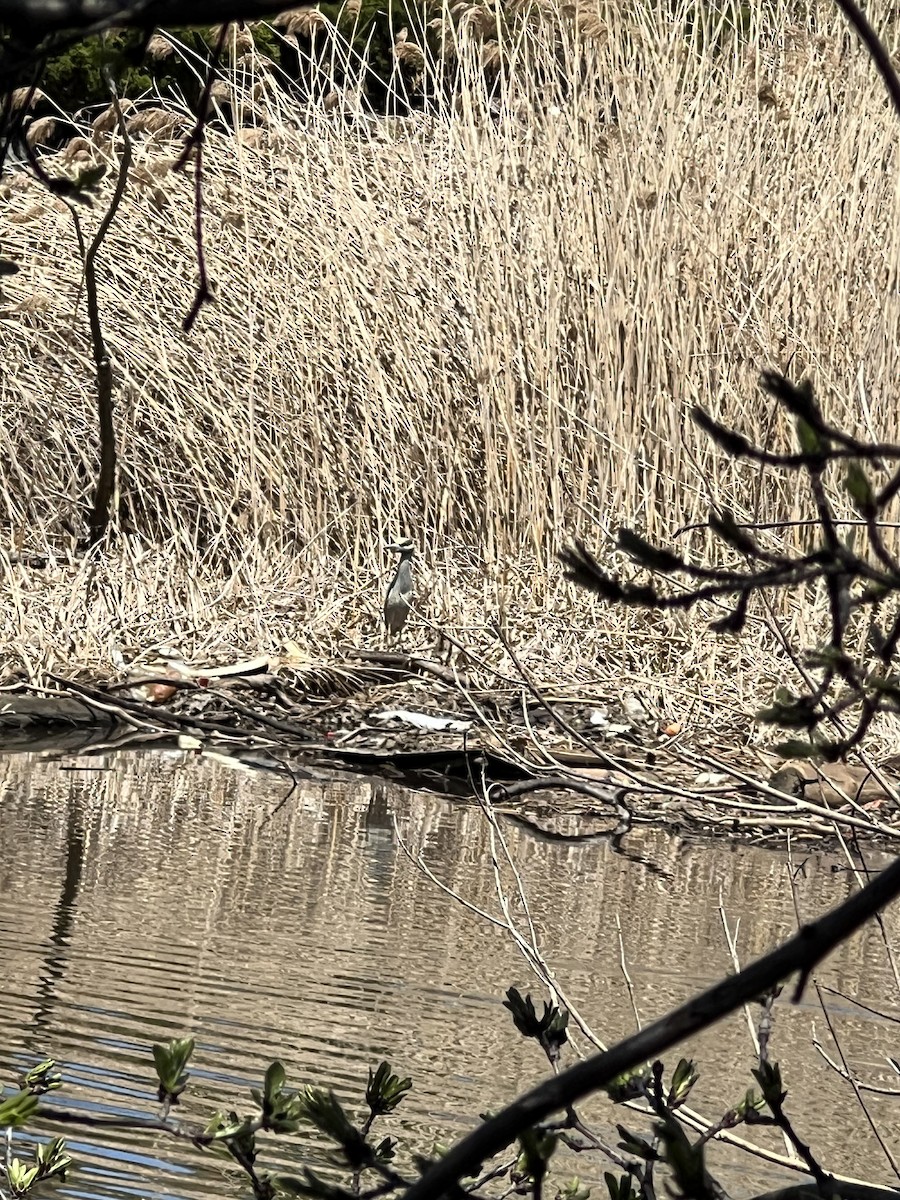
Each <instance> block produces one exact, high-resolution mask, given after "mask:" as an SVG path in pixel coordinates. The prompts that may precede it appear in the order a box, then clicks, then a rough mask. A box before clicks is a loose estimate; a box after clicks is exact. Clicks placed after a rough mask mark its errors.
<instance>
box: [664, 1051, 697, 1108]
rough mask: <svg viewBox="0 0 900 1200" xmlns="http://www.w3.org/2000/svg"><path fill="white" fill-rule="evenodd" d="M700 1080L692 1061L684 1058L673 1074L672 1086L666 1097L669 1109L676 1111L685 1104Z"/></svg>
mask: <svg viewBox="0 0 900 1200" xmlns="http://www.w3.org/2000/svg"><path fill="white" fill-rule="evenodd" d="M699 1078H700V1076H699V1075H698V1073H697V1071H696V1069H695V1067H694V1064H693V1062H691V1060H690V1059H687V1058H682V1059H681V1060H680V1061H679V1063H678V1066H677V1067H676V1068H675V1070H674V1071H673V1072H672V1085H671V1087H670V1088H669V1094H668V1096H667V1097H666V1106H667V1107H668V1108H669V1109H676V1108H678V1107H679V1106H680V1105H682V1104H684V1102H685V1100H687V1098H688V1096H689V1095H690V1093H691V1090H692V1088H693V1086H694V1084H695V1083H696V1082H697V1080H698V1079H699Z"/></svg>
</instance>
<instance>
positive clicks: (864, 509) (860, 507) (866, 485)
mask: <svg viewBox="0 0 900 1200" xmlns="http://www.w3.org/2000/svg"><path fill="white" fill-rule="evenodd" d="M844 487H845V488H846V490H847V494H848V495H849V496H850V499H851V500H852V501H853V503H854V504H855V505H856V508H857V511H858V512H859V514H860V516H862V517H866V518H868V517H872V516H874V515H875V512H876V504H875V493H874V492H873V490H872V485H871V483H870V482H869V477H868V475H867V474H866V473H865V471H864V470H863V469H862V467H861V466H860V464H859V463H858V462H849V463H848V464H847V471H846V474H845V475H844Z"/></svg>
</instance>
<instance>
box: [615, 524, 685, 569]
mask: <svg viewBox="0 0 900 1200" xmlns="http://www.w3.org/2000/svg"><path fill="white" fill-rule="evenodd" d="M619 548H620V549H621V550H624V551H625V553H626V554H628V555H629V556H630V557H631V558H633V559H634V560H635V562H637V563H639V564H640V565H641V566H642V567H646V568H647V569H648V570H650V571H662V572H664V573H665V574H669V573H671V572H672V571H683V570H684V565H685V564H684V559H683V558H680V557H679V556H678V555H677V554H673V553H672V552H671V550H664V549H663V548H662V547H661V546H654V545H653V543H652V542H648V541H647V540H646V538H642V537H641V535H640V534H639V533H635V532H634V530H633V529H620V530H619Z"/></svg>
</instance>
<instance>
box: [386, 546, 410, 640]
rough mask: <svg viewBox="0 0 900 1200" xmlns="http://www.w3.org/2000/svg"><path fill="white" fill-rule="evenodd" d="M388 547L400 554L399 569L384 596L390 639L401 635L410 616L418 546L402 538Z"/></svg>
mask: <svg viewBox="0 0 900 1200" xmlns="http://www.w3.org/2000/svg"><path fill="white" fill-rule="evenodd" d="M387 549H388V550H392V551H393V552H394V553H395V554H399V555H400V561H399V562H398V563H397V570H396V572H395V573H394V578H393V579H392V580H391V585H390V587H389V588H388V590H387V595H386V596H385V598H384V624H385V627H386V628H387V631H388V637H389V639H390V637H391V636H394V635H396V636H397V637H399V636H400V633H401V632H402V630H403V626H404V625H405V624H406V618H407V617H408V616H409V610H410V605H411V603H412V594H413V582H412V558H413V555H414V554H415V552H416V547H415V543H414V542H412V540H411V539H410V538H400V540H399V541H397V542H391V543H390V544H389V545H388V547H387Z"/></svg>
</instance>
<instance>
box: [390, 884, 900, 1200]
mask: <svg viewBox="0 0 900 1200" xmlns="http://www.w3.org/2000/svg"><path fill="white" fill-rule="evenodd" d="M898 895H900V861H898V862H895V863H893V864H892V865H891V866H890V867H888V868H887V869H886V870H885V871H883V872H882V873H881V874H880V875H878V876H877V877H876V878H875V879H873V881H872V882H871V883H870V884H868V885H867V886H866V887H865V888H863V890H862V891H860V892H857V893H856V895H855V896H851V898H850V899H849V900H847V901H845V902H844V903H843V904H841V905H840V906H839V907H838V908H836V909H834V910H833V911H832V912H831V913H829V914H828V915H827V916H825V917H822V918H821V920H819V921H817V922H816V923H815V924H813V925H805V926H803V927H802V928H801V929H800V931H799V933H797V935H796V936H795V937H793V938H791V940H790V941H789V942H785V944H784V945H783V946H780V947H779V948H778V949H777V950H774V951H772V953H771V954H767V955H765V957H763V958H761V959H758V960H757V961H756V962H755V963H751V964H750V966H749V967H746V968H745V969H744V970H743V971H741V972H740V973H739V974H738V975H734V976H731V977H729V978H726V979H723V980H721V981H720V982H719V983H717V984H715V985H714V986H713V987H711V988H708V989H707V991H705V992H702V993H701V994H700V995H699V996H696V997H694V998H693V999H692V1000H689V1001H688V1002H687V1004H683V1005H682V1006H681V1007H680V1008H677V1009H675V1010H674V1011H673V1012H671V1013H668V1014H667V1015H666V1016H664V1017H662V1018H661V1019H660V1020H658V1021H656V1022H654V1024H653V1025H650V1026H648V1027H647V1028H646V1029H644V1030H642V1031H641V1032H640V1033H636V1034H634V1035H633V1036H632V1037H630V1038H626V1039H625V1041H623V1042H620V1043H619V1044H618V1045H617V1046H613V1047H612V1049H610V1050H608V1051H606V1053H604V1054H597V1055H594V1056H593V1057H592V1058H589V1059H586V1060H585V1061H584V1062H580V1063H577V1064H576V1065H575V1066H574V1067H570V1068H569V1070H567V1071H563V1072H562V1073H561V1074H560V1075H556V1076H553V1078H551V1079H548V1080H547V1081H546V1082H544V1083H542V1084H539V1085H538V1086H537V1087H536V1088H533V1089H532V1090H531V1091H530V1092H527V1093H526V1094H525V1095H524V1096H521V1097H519V1099H518V1100H515V1101H514V1102H513V1103H512V1104H510V1105H509V1106H508V1107H507V1108H505V1109H503V1110H502V1111H501V1112H499V1113H497V1115H496V1116H494V1117H491V1118H489V1119H488V1120H487V1121H485V1122H484V1123H483V1124H481V1125H479V1126H478V1127H477V1128H476V1129H475V1130H474V1131H473V1132H472V1133H470V1134H469V1135H468V1136H467V1137H465V1138H463V1140H462V1141H461V1142H457V1144H456V1145H455V1146H454V1147H453V1148H452V1149H451V1150H450V1151H449V1152H448V1153H447V1154H446V1155H445V1156H444V1157H443V1158H442V1159H440V1160H439V1161H438V1162H436V1163H433V1164H432V1166H431V1167H429V1169H428V1170H427V1171H426V1172H425V1174H424V1175H423V1176H422V1178H421V1179H420V1180H418V1181H417V1182H416V1183H414V1184H413V1186H412V1187H411V1188H410V1189H409V1191H408V1192H407V1193H406V1195H405V1197H404V1200H441V1197H443V1196H445V1195H447V1194H448V1193H449V1192H450V1191H451V1189H452V1188H453V1187H454V1186H455V1184H456V1182H457V1181H458V1180H459V1179H461V1178H462V1177H463V1176H464V1175H467V1174H469V1173H471V1172H472V1171H474V1170H476V1169H477V1165H478V1164H479V1163H482V1162H484V1161H485V1160H487V1159H489V1158H491V1157H492V1156H493V1155H495V1154H499V1153H500V1152H501V1151H502V1150H504V1149H505V1148H506V1147H507V1146H508V1145H509V1144H510V1143H511V1142H512V1141H513V1140H514V1139H515V1138H516V1137H517V1136H518V1134H519V1133H520V1132H521V1131H522V1130H524V1129H529V1128H532V1127H533V1126H534V1125H536V1124H538V1123H539V1122H540V1121H545V1120H547V1118H548V1117H551V1116H552V1115H553V1114H554V1113H555V1112H560V1111H562V1110H565V1109H566V1108H568V1107H569V1106H570V1105H573V1104H575V1103H576V1102H577V1101H579V1100H581V1099H583V1098H584V1097H585V1096H588V1095H590V1094H591V1093H592V1092H596V1091H599V1090H601V1089H603V1088H604V1087H606V1086H608V1085H609V1084H610V1083H611V1082H612V1081H613V1080H614V1079H616V1078H617V1077H618V1076H619V1075H621V1074H622V1073H623V1072H625V1071H630V1070H634V1069H635V1068H636V1067H639V1066H641V1064H643V1063H644V1062H646V1061H647V1060H648V1059H650V1058H655V1057H656V1056H657V1055H660V1054H663V1053H665V1051H666V1050H669V1049H671V1048H672V1047H673V1046H675V1045H677V1044H678V1043H679V1042H681V1041H683V1040H684V1039H685V1038H688V1037H691V1036H693V1035H694V1034H696V1033H699V1032H700V1031H701V1030H703V1029H707V1028H709V1026H710V1025H714V1024H715V1023H716V1022H717V1021H720V1020H721V1019H722V1018H723V1017H725V1016H727V1015H728V1014H729V1013H731V1012H734V1010H735V1009H736V1008H740V1006H741V1005H742V1004H747V1003H750V1002H751V1001H753V1000H755V999H756V998H757V997H759V996H760V995H761V994H763V993H764V992H767V991H768V990H769V989H770V988H772V987H774V986H775V985H776V984H778V983H780V982H781V981H782V980H783V979H785V978H786V977H787V976H789V975H792V974H794V973H796V972H799V973H800V982H799V984H798V986H797V989H796V991H795V994H794V1001H795V1002H796V1001H797V1000H799V999H800V994H801V992H802V988H803V985H804V984H805V982H806V980H807V978H808V977H809V975H810V972H811V971H812V970H813V968H814V967H815V966H816V965H817V964H818V963H819V962H821V960H822V959H823V958H824V957H825V956H826V955H827V954H829V953H830V952H831V951H832V950H833V949H834V948H835V946H837V945H838V944H839V943H840V942H842V941H844V939H845V938H848V937H850V935H851V934H852V933H854V932H855V931H856V930H857V929H858V928H859V927H860V926H861V925H863V924H864V923H865V922H866V921H868V920H869V919H870V918H871V917H872V916H873V915H874V914H875V913H876V912H878V911H879V909H881V908H883V907H884V906H885V905H886V904H889V903H890V902H891V901H892V900H894V899H896V897H897V896H898Z"/></svg>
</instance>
